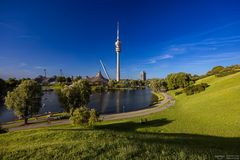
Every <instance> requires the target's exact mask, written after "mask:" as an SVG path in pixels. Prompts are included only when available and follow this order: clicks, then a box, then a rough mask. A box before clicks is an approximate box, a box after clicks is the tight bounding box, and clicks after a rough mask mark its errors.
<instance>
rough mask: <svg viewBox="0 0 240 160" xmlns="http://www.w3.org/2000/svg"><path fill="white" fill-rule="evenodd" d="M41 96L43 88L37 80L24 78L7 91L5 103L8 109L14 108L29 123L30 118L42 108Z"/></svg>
mask: <svg viewBox="0 0 240 160" xmlns="http://www.w3.org/2000/svg"><path fill="white" fill-rule="evenodd" d="M41 96H42V88H41V86H40V85H39V84H38V83H37V82H36V81H33V80H24V81H22V82H21V84H20V85H19V86H18V87H17V88H15V89H14V90H13V91H11V92H8V93H7V96H6V98H5V105H6V106H7V108H8V109H13V110H14V112H15V114H16V115H18V116H21V117H23V118H24V120H25V124H27V121H28V118H29V117H30V116H31V115H32V114H36V113H38V111H39V109H40V108H41Z"/></svg>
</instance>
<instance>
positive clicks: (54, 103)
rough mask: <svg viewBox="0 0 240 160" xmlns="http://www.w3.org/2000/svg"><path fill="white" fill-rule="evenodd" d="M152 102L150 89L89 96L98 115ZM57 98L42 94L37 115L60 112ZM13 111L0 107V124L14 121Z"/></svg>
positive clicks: (132, 109) (52, 95)
mask: <svg viewBox="0 0 240 160" xmlns="http://www.w3.org/2000/svg"><path fill="white" fill-rule="evenodd" d="M151 102H152V93H151V90H150V89H143V90H117V91H109V92H105V93H97V94H92V95H91V96H90V103H89V104H88V106H89V107H90V108H95V109H96V110H97V111H98V112H100V113H105V114H108V113H120V112H129V111H134V110H138V109H141V108H145V107H148V106H149V105H150V104H151ZM62 111H64V109H63V108H62V106H61V104H60V102H59V99H58V96H57V94H56V93H55V92H53V91H52V92H44V95H43V96H42V108H41V109H40V111H39V113H46V112H62ZM16 118H17V117H16V116H15V114H14V113H13V111H9V110H7V109H6V108H5V107H0V122H7V121H11V120H14V119H16Z"/></svg>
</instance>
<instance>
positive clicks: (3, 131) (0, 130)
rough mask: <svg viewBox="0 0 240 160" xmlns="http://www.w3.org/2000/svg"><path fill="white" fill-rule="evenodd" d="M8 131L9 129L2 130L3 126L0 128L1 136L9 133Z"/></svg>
mask: <svg viewBox="0 0 240 160" xmlns="http://www.w3.org/2000/svg"><path fill="white" fill-rule="evenodd" d="M7 132H8V129H7V128H2V126H0V134H1V133H7Z"/></svg>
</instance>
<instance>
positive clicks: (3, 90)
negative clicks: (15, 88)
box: [0, 78, 7, 103]
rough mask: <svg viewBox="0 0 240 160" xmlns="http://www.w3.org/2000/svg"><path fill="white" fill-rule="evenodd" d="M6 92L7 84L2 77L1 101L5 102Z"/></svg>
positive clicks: (0, 86)
mask: <svg viewBox="0 0 240 160" xmlns="http://www.w3.org/2000/svg"><path fill="white" fill-rule="evenodd" d="M6 92H7V84H6V82H5V81H4V80H3V79H1V78H0V103H2V102H3V100H4V97H5V95H6Z"/></svg>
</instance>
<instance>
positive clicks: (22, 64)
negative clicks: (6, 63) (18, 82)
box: [19, 62, 27, 67]
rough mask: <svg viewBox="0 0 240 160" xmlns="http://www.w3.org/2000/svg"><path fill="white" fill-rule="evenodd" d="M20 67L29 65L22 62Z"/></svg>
mask: <svg viewBox="0 0 240 160" xmlns="http://www.w3.org/2000/svg"><path fill="white" fill-rule="evenodd" d="M19 66H20V67H24V66H27V63H24V62H22V63H20V64H19Z"/></svg>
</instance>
